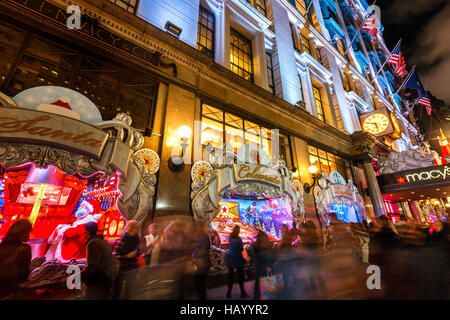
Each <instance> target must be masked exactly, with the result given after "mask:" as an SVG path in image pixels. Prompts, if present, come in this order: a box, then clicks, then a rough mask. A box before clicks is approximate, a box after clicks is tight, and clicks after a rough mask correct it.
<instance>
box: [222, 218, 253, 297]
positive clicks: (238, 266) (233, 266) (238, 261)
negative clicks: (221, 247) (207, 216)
mask: <svg viewBox="0 0 450 320" xmlns="http://www.w3.org/2000/svg"><path fill="white" fill-rule="evenodd" d="M240 231H241V228H240V227H239V226H238V225H235V226H234V228H233V231H232V232H231V234H230V237H229V244H228V251H227V254H226V256H225V265H226V266H227V268H228V292H227V298H231V292H232V290H233V282H234V273H235V270H236V273H237V275H238V283H239V287H240V289H241V298H245V297H248V295H247V293H246V292H245V288H244V257H243V256H242V252H243V251H244V245H243V244H242V239H241V238H240V237H239V232H240Z"/></svg>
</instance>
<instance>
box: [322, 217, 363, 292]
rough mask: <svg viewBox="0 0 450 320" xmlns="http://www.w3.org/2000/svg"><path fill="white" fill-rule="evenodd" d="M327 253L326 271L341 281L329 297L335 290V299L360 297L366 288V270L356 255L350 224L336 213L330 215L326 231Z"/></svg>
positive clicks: (325, 257)
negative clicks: (340, 218)
mask: <svg viewBox="0 0 450 320" xmlns="http://www.w3.org/2000/svg"><path fill="white" fill-rule="evenodd" d="M326 238H327V243H326V246H325V248H326V250H327V251H326V253H325V256H324V259H326V260H327V261H329V263H327V264H326V265H323V267H324V269H325V270H326V271H327V272H329V273H331V274H332V275H333V276H334V277H336V278H337V279H339V281H338V283H337V284H336V285H337V287H335V288H333V289H330V290H328V293H329V296H330V292H331V291H332V290H335V291H336V293H335V296H333V297H331V298H334V299H341V298H354V297H360V292H361V291H362V290H364V289H365V288H366V286H365V279H366V277H365V276H366V275H365V270H363V268H362V264H361V262H360V261H361V260H360V259H359V257H358V256H357V255H355V246H356V243H355V237H354V235H353V232H352V230H351V227H350V224H349V223H345V222H342V221H341V220H339V219H338V217H337V215H336V214H335V213H332V214H330V222H329V226H328V228H327V230H326Z"/></svg>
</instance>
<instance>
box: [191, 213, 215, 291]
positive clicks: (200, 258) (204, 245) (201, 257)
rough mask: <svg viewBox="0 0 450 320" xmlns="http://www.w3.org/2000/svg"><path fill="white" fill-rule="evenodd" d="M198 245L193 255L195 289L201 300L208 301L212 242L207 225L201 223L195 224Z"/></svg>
mask: <svg viewBox="0 0 450 320" xmlns="http://www.w3.org/2000/svg"><path fill="white" fill-rule="evenodd" d="M195 234H196V245H195V248H194V252H193V255H192V258H193V261H194V264H195V266H196V267H197V270H196V273H195V289H196V291H197V296H198V298H199V299H200V300H206V278H207V276H208V272H209V268H210V266H211V259H210V250H211V240H210V238H209V235H208V233H207V230H206V225H205V224H204V223H201V222H197V223H196V224H195Z"/></svg>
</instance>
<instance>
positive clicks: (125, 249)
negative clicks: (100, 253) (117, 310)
mask: <svg viewBox="0 0 450 320" xmlns="http://www.w3.org/2000/svg"><path fill="white" fill-rule="evenodd" d="M139 229H140V225H139V222H137V221H136V220H129V221H128V222H127V226H126V231H125V232H124V233H123V235H122V237H121V239H120V241H119V243H118V245H117V246H116V249H115V250H114V255H115V256H116V257H117V258H118V260H119V274H118V276H117V278H116V280H115V281H114V288H113V299H114V300H117V299H120V298H121V297H122V292H124V294H123V298H124V299H126V300H127V299H129V298H130V297H131V292H132V290H133V289H135V282H136V277H137V273H136V272H135V271H136V270H137V269H138V268H139V265H138V260H137V258H138V251H139V250H138V249H139V244H140V238H139Z"/></svg>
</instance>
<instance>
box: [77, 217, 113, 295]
mask: <svg viewBox="0 0 450 320" xmlns="http://www.w3.org/2000/svg"><path fill="white" fill-rule="evenodd" d="M84 228H85V236H86V239H87V261H86V262H87V266H86V268H85V269H84V270H83V271H82V272H81V280H82V281H83V282H84V283H85V284H86V295H85V298H86V299H87V300H106V299H109V297H110V291H111V286H112V281H113V274H114V270H113V268H114V266H113V254H112V248H111V246H110V245H109V243H108V242H107V241H105V240H103V239H101V237H100V236H97V231H98V226H97V223H95V222H88V223H86V224H85V226H84Z"/></svg>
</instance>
